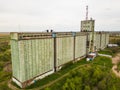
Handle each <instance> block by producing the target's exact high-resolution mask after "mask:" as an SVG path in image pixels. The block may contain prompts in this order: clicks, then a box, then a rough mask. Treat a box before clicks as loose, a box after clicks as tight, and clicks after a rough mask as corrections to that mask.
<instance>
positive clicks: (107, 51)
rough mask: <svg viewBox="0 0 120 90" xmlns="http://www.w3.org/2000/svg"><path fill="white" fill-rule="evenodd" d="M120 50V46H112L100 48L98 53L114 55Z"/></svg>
mask: <svg viewBox="0 0 120 90" xmlns="http://www.w3.org/2000/svg"><path fill="white" fill-rule="evenodd" d="M119 52H120V47H111V48H105V49H104V50H100V51H99V52H98V53H100V54H107V55H111V56H114V55H116V53H119Z"/></svg>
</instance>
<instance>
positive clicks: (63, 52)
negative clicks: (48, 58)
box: [56, 37, 74, 67]
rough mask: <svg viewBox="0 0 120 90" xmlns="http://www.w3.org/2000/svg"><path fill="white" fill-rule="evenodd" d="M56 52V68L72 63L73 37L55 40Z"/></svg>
mask: <svg viewBox="0 0 120 90" xmlns="http://www.w3.org/2000/svg"><path fill="white" fill-rule="evenodd" d="M56 40H57V46H56V47H57V50H56V51H57V52H56V55H57V56H56V61H57V67H58V66H60V65H63V64H65V63H67V62H70V61H72V60H73V59H74V58H73V53H74V52H73V45H74V44H73V43H74V42H73V40H74V39H73V37H63V38H57V39H56Z"/></svg>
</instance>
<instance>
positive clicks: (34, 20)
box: [0, 0, 120, 32]
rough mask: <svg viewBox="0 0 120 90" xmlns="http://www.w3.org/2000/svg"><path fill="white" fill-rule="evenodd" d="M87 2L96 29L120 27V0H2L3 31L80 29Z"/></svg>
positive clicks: (103, 29)
mask: <svg viewBox="0 0 120 90" xmlns="http://www.w3.org/2000/svg"><path fill="white" fill-rule="evenodd" d="M86 5H88V6H89V10H88V11H89V14H88V16H89V18H91V17H92V18H93V19H95V30H96V31H120V0H0V32H31V31H32V32H44V31H46V30H47V29H49V30H51V29H53V30H54V31H62V32H63V31H80V21H81V20H84V19H85V16H86Z"/></svg>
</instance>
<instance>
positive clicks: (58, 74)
mask: <svg viewBox="0 0 120 90" xmlns="http://www.w3.org/2000/svg"><path fill="white" fill-rule="evenodd" d="M87 63H89V62H86V60H85V59H82V60H80V61H78V62H75V63H72V62H70V63H68V64H66V65H64V67H63V68H62V69H61V70H60V71H58V72H56V73H54V74H52V75H49V76H47V77H45V78H43V79H41V80H38V81H36V83H35V84H33V85H31V86H29V87H27V88H29V89H32V88H36V87H41V86H43V85H45V84H48V83H49V82H52V81H54V80H56V79H57V78H59V77H61V76H63V75H64V74H66V73H67V72H70V71H71V70H72V69H74V68H76V67H78V66H79V65H84V64H87Z"/></svg>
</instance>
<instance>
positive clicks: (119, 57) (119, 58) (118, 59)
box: [112, 53, 120, 77]
mask: <svg viewBox="0 0 120 90" xmlns="http://www.w3.org/2000/svg"><path fill="white" fill-rule="evenodd" d="M119 62H120V53H118V54H117V55H116V56H115V57H113V58H112V63H113V64H114V65H113V67H112V71H113V72H114V73H115V74H116V76H118V77H120V71H117V63H119Z"/></svg>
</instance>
